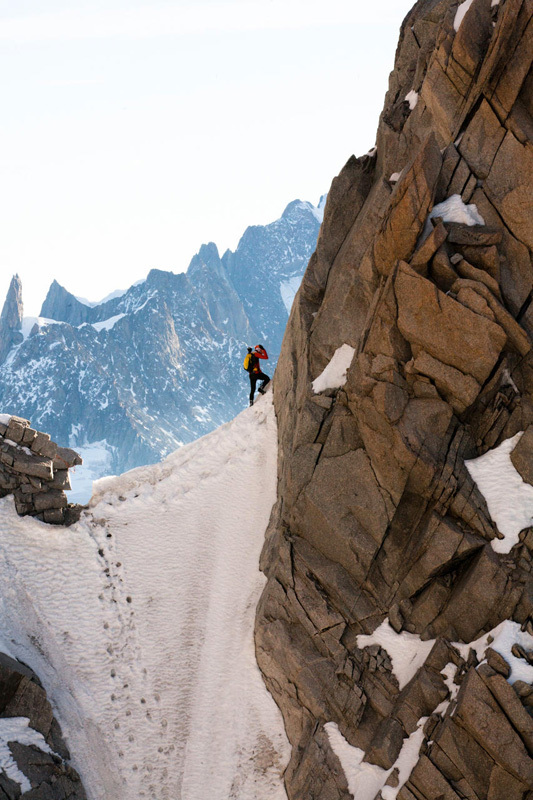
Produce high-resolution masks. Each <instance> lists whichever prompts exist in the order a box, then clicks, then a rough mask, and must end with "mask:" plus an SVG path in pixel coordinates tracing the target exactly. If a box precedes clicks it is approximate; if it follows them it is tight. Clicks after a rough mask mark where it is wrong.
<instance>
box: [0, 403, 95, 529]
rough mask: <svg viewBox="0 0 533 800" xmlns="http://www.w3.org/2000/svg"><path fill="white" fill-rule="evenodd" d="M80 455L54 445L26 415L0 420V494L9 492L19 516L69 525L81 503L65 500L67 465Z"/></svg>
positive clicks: (68, 480)
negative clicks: (76, 503)
mask: <svg viewBox="0 0 533 800" xmlns="http://www.w3.org/2000/svg"><path fill="white" fill-rule="evenodd" d="M81 463H82V459H81V458H80V456H79V455H78V453H75V452H74V450H71V449H70V448H68V447H58V446H57V444H56V443H55V442H52V441H51V439H50V436H49V435H48V434H47V433H41V432H40V431H36V430H34V429H33V428H31V427H30V423H29V421H28V420H27V419H22V418H21V417H9V416H7V415H3V416H2V420H0V497H6V495H9V494H13V495H14V497H15V508H16V509H17V513H18V514H19V515H20V516H26V515H30V516H32V517H36V518H37V519H40V520H42V521H43V522H49V523H51V524H53V525H65V524H67V525H70V524H72V523H73V522H75V521H76V520H77V519H79V516H80V512H81V508H82V506H79V505H72V504H69V502H68V500H67V496H66V494H65V490H68V489H70V478H69V474H68V471H69V468H70V467H74V466H76V465H78V464H81Z"/></svg>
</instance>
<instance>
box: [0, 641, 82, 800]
mask: <svg viewBox="0 0 533 800" xmlns="http://www.w3.org/2000/svg"><path fill="white" fill-rule="evenodd" d="M0 743H1V748H2V760H1V766H0V797H2V799H3V800H4V798H6V800H16V799H17V798H19V797H28V798H30V797H31V798H35V800H86V794H85V791H84V789H83V786H82V783H81V780H80V777H79V775H78V773H77V772H76V771H75V770H74V769H73V768H72V767H71V766H70V765H69V763H68V761H69V758H70V754H69V751H68V749H67V747H66V745H65V743H64V741H63V738H62V735H61V730H60V728H59V725H58V723H57V721H56V720H55V718H54V714H53V711H52V709H51V707H50V703H49V702H48V700H47V697H46V692H45V691H44V689H43V687H42V686H41V683H40V681H39V679H38V678H37V676H36V675H35V673H34V672H32V670H31V669H29V667H26V666H25V665H24V664H21V663H20V662H18V661H15V660H14V659H12V658H9V656H6V655H5V654H4V653H0Z"/></svg>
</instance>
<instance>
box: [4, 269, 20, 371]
mask: <svg viewBox="0 0 533 800" xmlns="http://www.w3.org/2000/svg"><path fill="white" fill-rule="evenodd" d="M22 314H23V305H22V281H21V280H20V277H19V276H18V275H13V277H12V278H11V283H10V284H9V289H8V291H7V295H6V300H5V303H4V306H3V308H2V313H1V315H0V364H1V363H2V362H3V361H4V359H5V358H6V356H7V354H8V353H9V351H10V350H11V348H12V347H14V346H15V345H17V344H19V343H20V342H21V340H22V333H21V328H22Z"/></svg>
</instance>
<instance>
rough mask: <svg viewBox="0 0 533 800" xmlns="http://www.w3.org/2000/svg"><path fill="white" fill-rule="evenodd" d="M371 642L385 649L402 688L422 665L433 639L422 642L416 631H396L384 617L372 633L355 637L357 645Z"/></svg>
mask: <svg viewBox="0 0 533 800" xmlns="http://www.w3.org/2000/svg"><path fill="white" fill-rule="evenodd" d="M371 644H378V645H379V646H380V647H382V648H383V649H384V650H386V651H387V653H388V655H389V657H390V660H391V661H392V671H393V673H394V675H395V676H396V679H397V681H398V684H399V686H400V690H402V689H403V687H404V686H406V685H407V684H408V683H409V681H410V680H411V678H413V677H414V676H415V675H416V673H417V671H418V670H419V669H420V667H421V666H422V665H423V663H424V661H425V660H426V658H427V657H428V655H429V653H430V651H431V648H432V647H433V645H434V644H435V639H429V640H428V641H426V642H423V641H422V640H421V638H420V636H418V634H416V633H408V632H407V631H402V632H401V633H396V631H395V630H394V628H392V627H391V625H390V623H389V621H388V619H385V620H383V622H382V623H381V625H380V626H379V627H378V628H376V630H375V631H374V633H372V634H360V635H359V636H358V637H357V647H360V648H363V647H368V646H369V645H371Z"/></svg>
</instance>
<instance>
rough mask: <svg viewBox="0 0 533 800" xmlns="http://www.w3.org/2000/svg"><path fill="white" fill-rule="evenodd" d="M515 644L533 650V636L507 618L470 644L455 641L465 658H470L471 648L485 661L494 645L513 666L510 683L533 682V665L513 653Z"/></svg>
mask: <svg viewBox="0 0 533 800" xmlns="http://www.w3.org/2000/svg"><path fill="white" fill-rule="evenodd" d="M514 644H519V645H521V646H522V647H523V648H524V650H533V636H531V634H529V633H527V631H522V630H520V625H519V624H518V622H512V621H511V620H509V619H507V620H504V621H503V622H501V623H500V624H499V625H497V626H496V627H495V628H493V629H492V630H491V631H489V632H488V633H485V634H483V636H480V637H479V639H476V640H475V641H474V642H469V643H468V644H462V643H460V642H454V643H453V646H454V647H455V648H457V650H459V652H460V653H461V656H462V657H463V658H464V659H467V658H468V653H469V651H470V649H472V650H474V652H475V653H476V656H477V659H478V661H483V659H484V658H485V650H486V649H487V647H492V649H493V650H496V652H497V653H499V654H500V655H501V656H503V658H504V659H505V660H506V661H507V663H508V664H509V666H510V668H511V673H510V675H509V677H508V678H507V680H508V682H509V683H510V684H513V683H515V681H525V682H526V683H533V665H531V664H528V662H527V661H525V659H523V658H517V657H516V656H515V655H513V653H512V647H513V645H514Z"/></svg>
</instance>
